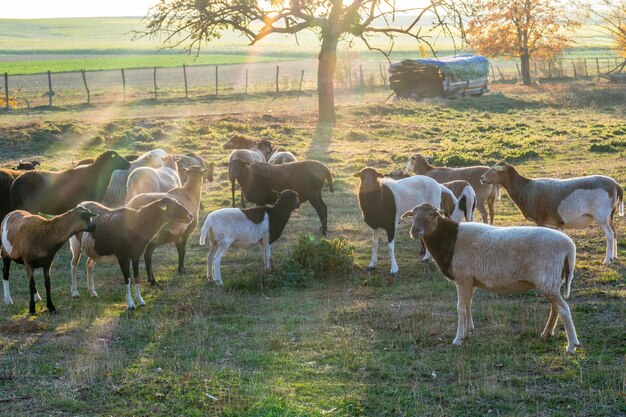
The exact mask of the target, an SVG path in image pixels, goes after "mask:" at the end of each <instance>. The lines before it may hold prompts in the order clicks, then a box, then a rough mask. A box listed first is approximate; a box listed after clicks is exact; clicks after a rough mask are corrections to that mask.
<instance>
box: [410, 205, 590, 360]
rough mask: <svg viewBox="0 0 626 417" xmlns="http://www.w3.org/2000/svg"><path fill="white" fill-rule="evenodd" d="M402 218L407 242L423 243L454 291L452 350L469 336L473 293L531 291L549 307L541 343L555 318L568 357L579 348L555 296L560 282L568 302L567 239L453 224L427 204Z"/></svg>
mask: <svg viewBox="0 0 626 417" xmlns="http://www.w3.org/2000/svg"><path fill="white" fill-rule="evenodd" d="M402 217H413V223H412V226H411V237H413V238H414V239H416V238H418V237H421V238H422V239H423V241H424V243H425V244H426V247H427V248H428V250H429V251H430V252H431V253H432V256H433V258H434V259H435V262H436V263H437V267H438V268H439V270H440V271H441V273H442V274H443V275H444V276H445V277H446V278H447V279H448V280H450V281H452V282H453V283H454V284H455V285H456V289H457V297H458V302H457V313H458V327H457V332H456V337H455V338H454V341H453V342H452V343H453V344H455V345H457V346H460V345H461V344H462V343H463V339H465V338H466V337H468V336H469V334H470V333H471V332H472V331H473V330H474V322H473V320H472V297H473V295H474V290H475V288H476V287H479V288H484V289H486V290H489V291H493V292H499V293H516V292H524V291H528V290H531V289H533V288H536V289H538V290H539V291H540V292H541V293H542V294H543V296H544V297H546V298H547V299H548V301H549V302H550V305H551V311H550V317H549V318H548V322H547V323H546V327H545V328H544V330H543V332H542V333H541V336H542V338H544V339H547V338H548V337H550V336H553V335H554V329H555V327H556V321H557V317H558V316H560V317H561V320H563V323H564V324H565V331H566V333H567V341H568V345H567V351H568V352H570V353H573V352H574V351H575V349H576V346H578V345H579V342H578V338H577V337H576V330H575V328H574V323H573V322H572V316H571V314H570V310H569V306H568V305H567V303H566V302H565V300H563V298H562V297H561V294H560V288H561V285H562V283H563V281H565V298H569V295H570V292H571V285H572V280H573V279H574V267H575V264H576V246H574V242H572V240H571V239H570V238H569V237H567V235H565V234H564V233H561V232H559V231H556V230H552V229H548V228H544V227H536V226H526V227H494V226H490V225H486V224H481V223H461V224H458V223H456V222H454V221H453V220H451V219H449V218H448V217H446V216H445V214H444V213H443V212H441V211H440V210H439V209H437V208H436V207H434V206H432V205H429V204H421V205H420V206H418V207H415V208H414V209H412V210H411V211H407V212H406V213H404V214H403V215H402Z"/></svg>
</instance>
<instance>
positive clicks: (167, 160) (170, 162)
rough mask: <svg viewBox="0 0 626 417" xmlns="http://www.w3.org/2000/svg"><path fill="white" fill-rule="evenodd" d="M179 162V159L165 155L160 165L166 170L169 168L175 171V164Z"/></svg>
mask: <svg viewBox="0 0 626 417" xmlns="http://www.w3.org/2000/svg"><path fill="white" fill-rule="evenodd" d="M178 161H180V157H178V156H174V155H165V156H162V157H161V163H162V164H163V166H164V167H166V168H171V169H173V170H174V171H176V169H177V166H176V162H178Z"/></svg>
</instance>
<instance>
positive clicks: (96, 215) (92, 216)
mask: <svg viewBox="0 0 626 417" xmlns="http://www.w3.org/2000/svg"><path fill="white" fill-rule="evenodd" d="M88 216H89V217H90V218H92V219H94V218H96V217H98V216H99V215H98V214H96V213H89V214H88Z"/></svg>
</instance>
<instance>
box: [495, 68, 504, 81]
mask: <svg viewBox="0 0 626 417" xmlns="http://www.w3.org/2000/svg"><path fill="white" fill-rule="evenodd" d="M496 68H497V69H498V74H500V81H504V80H506V78H504V75H502V70H501V69H500V66H499V65H496Z"/></svg>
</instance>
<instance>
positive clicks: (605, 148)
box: [589, 143, 617, 153]
mask: <svg viewBox="0 0 626 417" xmlns="http://www.w3.org/2000/svg"><path fill="white" fill-rule="evenodd" d="M589 151H590V152H596V153H615V152H617V149H615V147H614V146H613V145H610V144H600V143H592V144H591V146H590V147H589Z"/></svg>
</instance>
